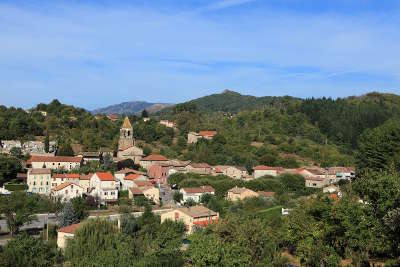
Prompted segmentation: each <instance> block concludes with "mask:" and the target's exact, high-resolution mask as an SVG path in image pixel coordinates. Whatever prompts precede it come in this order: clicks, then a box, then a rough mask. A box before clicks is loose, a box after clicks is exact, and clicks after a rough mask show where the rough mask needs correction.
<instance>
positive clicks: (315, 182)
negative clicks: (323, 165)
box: [304, 176, 330, 188]
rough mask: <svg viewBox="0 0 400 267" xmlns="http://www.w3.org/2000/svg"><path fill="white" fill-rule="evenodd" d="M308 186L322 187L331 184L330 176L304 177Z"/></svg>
mask: <svg viewBox="0 0 400 267" xmlns="http://www.w3.org/2000/svg"><path fill="white" fill-rule="evenodd" d="M304 180H305V184H306V187H314V188H322V187H324V186H326V185H329V183H330V182H329V178H322V177H316V176H309V177H306V178H304Z"/></svg>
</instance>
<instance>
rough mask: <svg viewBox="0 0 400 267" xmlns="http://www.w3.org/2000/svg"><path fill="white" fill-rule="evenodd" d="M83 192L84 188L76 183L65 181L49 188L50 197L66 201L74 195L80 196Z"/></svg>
mask: <svg viewBox="0 0 400 267" xmlns="http://www.w3.org/2000/svg"><path fill="white" fill-rule="evenodd" d="M84 193H86V191H85V189H84V188H83V187H81V186H79V185H78V184H75V183H71V182H65V183H62V184H60V185H58V186H57V187H56V188H53V189H52V190H51V198H53V199H59V200H60V201H62V202H68V201H70V200H71V199H73V198H75V197H81V196H82V195H83V194H84Z"/></svg>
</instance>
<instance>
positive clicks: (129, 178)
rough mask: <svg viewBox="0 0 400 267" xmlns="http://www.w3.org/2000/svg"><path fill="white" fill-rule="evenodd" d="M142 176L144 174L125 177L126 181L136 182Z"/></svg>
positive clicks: (132, 174)
mask: <svg viewBox="0 0 400 267" xmlns="http://www.w3.org/2000/svg"><path fill="white" fill-rule="evenodd" d="M140 176H142V174H139V173H131V174H129V175H127V176H125V178H124V180H130V181H134V180H136V179H137V178H139V177H140Z"/></svg>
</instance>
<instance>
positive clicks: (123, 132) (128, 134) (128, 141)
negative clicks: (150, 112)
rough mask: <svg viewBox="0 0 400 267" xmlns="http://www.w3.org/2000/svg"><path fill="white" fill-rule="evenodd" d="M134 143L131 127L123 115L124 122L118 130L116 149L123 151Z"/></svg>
mask: <svg viewBox="0 0 400 267" xmlns="http://www.w3.org/2000/svg"><path fill="white" fill-rule="evenodd" d="M134 145H135V139H134V138H133V128H132V125H131V122H130V121H129V119H128V117H125V119H124V123H123V124H122V127H121V129H120V130H119V141H118V150H119V151H123V150H126V149H128V148H130V147H133V146H134Z"/></svg>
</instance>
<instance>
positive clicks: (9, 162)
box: [0, 155, 22, 185]
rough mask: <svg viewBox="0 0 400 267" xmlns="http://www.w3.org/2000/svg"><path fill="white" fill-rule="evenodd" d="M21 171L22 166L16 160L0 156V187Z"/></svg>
mask: <svg viewBox="0 0 400 267" xmlns="http://www.w3.org/2000/svg"><path fill="white" fill-rule="evenodd" d="M21 169H22V165H21V162H20V161H19V160H18V159H16V158H13V157H10V156H5V155H0V185H3V183H4V182H7V181H8V180H10V179H12V178H14V177H16V176H17V173H18V172H19V171H21Z"/></svg>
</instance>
